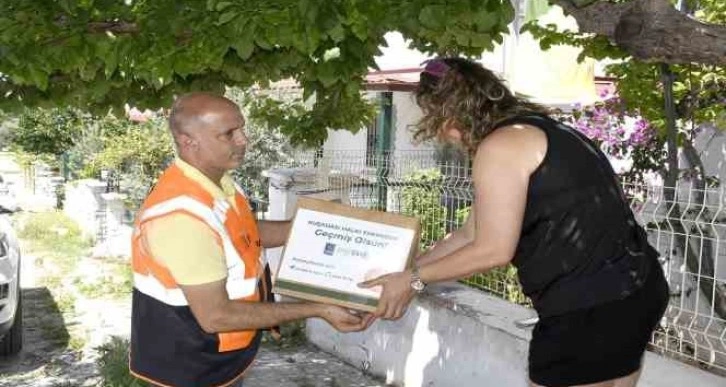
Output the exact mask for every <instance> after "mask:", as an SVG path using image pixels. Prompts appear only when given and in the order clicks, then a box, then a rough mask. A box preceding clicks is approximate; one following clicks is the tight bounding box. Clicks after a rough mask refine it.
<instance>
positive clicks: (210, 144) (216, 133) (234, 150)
mask: <svg viewBox="0 0 726 387" xmlns="http://www.w3.org/2000/svg"><path fill="white" fill-rule="evenodd" d="M205 118H206V119H205V121H206V122H207V124H208V125H205V126H206V128H205V130H204V131H202V133H200V136H198V137H197V139H196V140H197V142H198V144H199V149H198V151H199V152H200V158H201V159H203V160H204V161H205V164H207V165H208V166H209V167H212V168H215V169H222V170H232V169H235V168H237V167H239V166H240V164H242V161H243V160H244V156H245V150H246V148H247V135H246V134H245V131H244V130H245V119H244V117H242V113H240V111H239V109H238V108H236V107H232V106H230V107H229V108H228V109H220V110H219V111H218V112H214V113H212V114H210V115H208V116H207V117H205Z"/></svg>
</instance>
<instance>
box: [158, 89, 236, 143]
mask: <svg viewBox="0 0 726 387" xmlns="http://www.w3.org/2000/svg"><path fill="white" fill-rule="evenodd" d="M230 109H232V110H233V111H235V112H237V111H239V108H238V107H237V105H236V104H235V103H234V102H232V101H230V100H229V99H227V98H225V97H222V96H219V95H215V94H210V93H200V92H198V93H189V94H185V95H182V96H181V97H179V98H177V99H176V101H174V104H173V105H172V107H171V113H170V114H169V129H171V134H172V136H174V141H175V142H177V143H178V137H179V135H180V134H182V133H183V134H192V133H193V132H194V131H195V130H198V129H204V128H206V127H208V126H209V125H213V124H214V120H215V119H216V118H217V117H218V116H219V115H220V114H224V113H228V112H229V110H230Z"/></svg>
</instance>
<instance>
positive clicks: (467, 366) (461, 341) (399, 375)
mask: <svg viewBox="0 0 726 387" xmlns="http://www.w3.org/2000/svg"><path fill="white" fill-rule="evenodd" d="M532 316H533V311H531V310H529V309H526V308H524V307H521V306H518V305H514V304H510V303H508V302H506V301H503V300H501V299H498V298H496V297H492V296H489V295H486V294H484V293H482V292H479V291H476V290H473V289H470V288H468V287H466V286H464V285H461V284H457V283H447V284H441V285H437V286H431V287H430V289H429V290H428V291H427V294H425V295H424V296H422V297H419V299H418V300H416V301H414V303H413V304H412V305H411V307H410V308H409V311H408V313H407V314H406V316H404V317H403V318H402V319H401V320H399V321H395V322H389V321H377V322H375V323H374V324H373V325H372V326H371V328H370V329H368V330H367V331H365V332H361V333H354V334H340V333H337V332H336V331H334V330H333V329H331V328H330V327H329V326H328V325H327V324H326V323H324V322H322V321H320V320H310V322H309V323H308V325H307V335H308V338H309V339H310V341H312V342H313V343H314V344H316V345H318V346H319V347H321V348H322V349H324V350H326V351H329V352H331V353H334V354H337V355H338V356H340V357H342V358H343V359H344V360H346V361H347V362H349V363H351V364H353V365H356V366H358V367H360V368H363V369H368V372H370V373H372V374H373V375H377V376H380V377H383V378H385V380H386V382H387V383H391V384H395V385H399V386H406V387H418V386H427V387H428V386H446V387H448V386H456V387H467V386H472V387H473V386H477V387H479V386H497V387H501V386H507V387H510V386H511V387H524V386H526V385H527V377H526V374H527V373H526V368H527V351H528V346H529V339H530V335H531V333H530V330H529V329H528V328H519V327H517V326H516V325H515V322H516V321H518V320H522V319H526V318H529V317H532ZM639 386H640V387H650V386H652V387H656V386H657V387H669V386H673V387H676V386H678V387H680V386H699V387H711V386H713V387H717V386H726V378H721V377H718V376H715V375H713V374H710V373H707V372H704V371H702V370H700V369H697V368H695V367H690V366H687V365H685V364H682V363H679V362H677V361H675V360H671V359H667V358H664V357H661V356H659V355H655V354H652V353H648V354H647V355H646V359H645V366H644V370H643V376H642V378H641V382H640V383H639Z"/></svg>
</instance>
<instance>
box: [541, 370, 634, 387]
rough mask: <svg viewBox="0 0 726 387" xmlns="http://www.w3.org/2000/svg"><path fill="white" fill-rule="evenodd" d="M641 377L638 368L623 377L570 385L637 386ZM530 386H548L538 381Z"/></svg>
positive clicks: (601, 386) (583, 386) (587, 386)
mask: <svg viewBox="0 0 726 387" xmlns="http://www.w3.org/2000/svg"><path fill="white" fill-rule="evenodd" d="M639 378H640V370H637V371H635V372H633V373H632V374H630V375H626V376H623V377H621V378H617V379H612V380H607V381H604V382H598V383H593V384H581V385H577V386H570V387H635V386H636V385H637V384H638V379H639ZM529 386H530V387H547V386H540V385H539V384H537V383H534V382H533V381H531V380H530V381H529Z"/></svg>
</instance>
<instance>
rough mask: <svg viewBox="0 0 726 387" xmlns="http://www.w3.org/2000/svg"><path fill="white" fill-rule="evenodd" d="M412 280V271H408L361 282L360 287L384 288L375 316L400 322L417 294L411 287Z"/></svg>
mask: <svg viewBox="0 0 726 387" xmlns="http://www.w3.org/2000/svg"><path fill="white" fill-rule="evenodd" d="M411 279H412V277H411V271H409V270H406V271H403V272H398V273H391V274H386V275H383V276H380V277H377V278H374V279H372V280H368V281H365V282H361V283H360V284H358V286H360V287H362V288H372V287H375V286H382V287H383V290H382V291H381V297H380V299H379V301H378V309H377V310H376V311H375V312H374V315H376V316H377V317H380V318H382V319H384V320H398V319H399V318H401V317H402V316H403V315H404V314H405V313H406V308H408V304H409V303H411V300H412V299H413V296H414V295H415V293H416V292H415V291H414V290H413V288H412V287H411Z"/></svg>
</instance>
